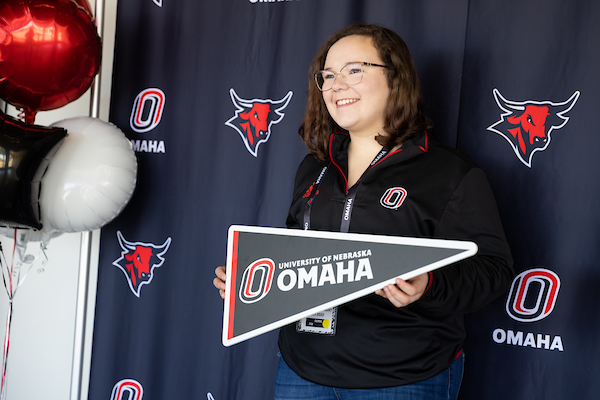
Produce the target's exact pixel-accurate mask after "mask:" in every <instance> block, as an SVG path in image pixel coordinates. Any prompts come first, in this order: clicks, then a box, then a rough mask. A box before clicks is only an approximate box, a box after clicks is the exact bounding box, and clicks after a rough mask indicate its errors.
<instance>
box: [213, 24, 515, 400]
mask: <svg viewBox="0 0 600 400" xmlns="http://www.w3.org/2000/svg"><path fill="white" fill-rule="evenodd" d="M311 79H314V80H315V81H316V82H311V84H310V85H309V89H308V105H307V110H306V113H305V117H304V121H303V124H302V126H301V127H300V130H299V134H300V136H302V138H303V139H304V141H305V143H306V144H307V146H308V149H309V154H308V156H307V157H306V158H305V159H304V160H303V162H302V163H301V165H300V167H299V168H298V172H297V175H296V181H295V189H294V195H293V201H292V204H291V207H290V211H289V215H288V219H287V226H288V227H289V228H300V229H301V228H304V229H316V230H328V231H343V232H356V233H372V234H385V235H396V236H410V237H424V238H444V239H456V240H470V241H474V242H476V243H477V245H478V247H479V251H478V253H477V255H476V256H474V257H471V258H469V259H467V260H463V261H461V262H458V263H455V264H453V265H450V266H447V267H444V268H441V269H437V270H435V271H433V272H430V273H428V274H423V275H420V276H417V277H415V278H413V279H410V280H407V281H404V280H401V279H396V284H395V285H388V286H386V287H384V288H383V289H382V290H378V291H377V292H376V293H375V294H373V295H370V296H366V297H363V298H361V299H358V300H355V301H352V302H350V303H347V304H344V305H342V306H340V307H337V308H336V309H332V310H328V311H327V313H329V314H328V315H329V316H330V318H332V320H334V321H335V324H332V327H330V328H329V329H326V330H323V331H315V330H314V329H312V330H311V329H306V326H305V324H303V323H302V321H299V322H298V323H297V324H292V325H289V326H286V327H283V328H281V330H280V334H279V348H280V351H281V356H282V357H281V359H280V365H279V370H278V375H277V381H276V386H275V398H276V399H284V398H285V399H300V398H302V399H309V398H313V399H317V398H318V399H339V398H342V399H343V398H352V399H371V398H373V399H455V398H456V397H457V396H458V389H459V387H460V382H461V380H462V370H463V362H464V355H463V354H462V342H463V340H464V337H465V332H464V324H463V314H464V313H466V312H471V311H474V310H476V309H478V308H480V307H482V306H483V305H485V304H486V303H488V302H489V301H491V300H492V299H494V298H495V297H497V296H498V295H500V294H501V293H502V292H504V291H505V290H506V289H507V288H508V285H509V284H510V282H511V279H512V275H513V271H512V258H511V255H510V249H509V247H508V245H507V243H506V239H505V237H504V233H503V229H502V225H501V222H500V219H499V216H498V212H497V209H496V204H495V200H494V198H493V194H492V192H491V190H490V188H489V185H488V182H487V180H486V178H485V176H484V174H483V172H482V171H481V170H480V169H479V168H478V167H476V166H475V165H474V164H473V163H472V162H471V161H470V160H469V159H467V158H466V157H465V156H463V155H461V154H459V153H457V152H456V151H454V150H452V149H449V148H447V147H445V146H443V145H441V144H440V143H438V142H436V141H435V140H433V139H432V138H431V136H430V135H429V132H430V130H431V129H432V124H431V123H430V121H429V119H428V118H427V117H426V115H425V113H424V111H423V106H422V101H421V95H420V90H419V84H418V79H417V75H416V69H415V66H414V63H413V61H412V58H411V56H410V53H409V51H408V48H407V47H406V45H405V43H404V42H403V41H402V39H401V38H400V37H399V36H398V35H397V34H395V33H394V32H392V31H390V30H388V29H386V28H383V27H379V26H374V25H351V26H349V27H346V28H344V29H342V30H340V31H339V32H337V33H336V34H334V35H333V37H331V38H330V39H329V40H328V41H327V42H326V43H325V44H324V45H323V47H322V48H321V49H320V51H319V52H318V53H317V55H316V57H315V59H314V60H313V63H312V70H311ZM319 176H322V178H321V179H320V180H319V181H317V178H318V177H319ZM216 274H217V278H215V286H216V287H217V288H219V289H220V292H221V296H224V283H223V282H224V280H225V271H224V269H223V268H222V267H219V268H217V270H216Z"/></svg>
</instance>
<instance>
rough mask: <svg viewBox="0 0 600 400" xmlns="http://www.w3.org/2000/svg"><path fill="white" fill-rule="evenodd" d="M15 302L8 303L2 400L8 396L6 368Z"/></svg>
mask: <svg viewBox="0 0 600 400" xmlns="http://www.w3.org/2000/svg"><path fill="white" fill-rule="evenodd" d="M12 315H13V301H12V299H10V300H9V302H8V315H7V317H6V331H5V334H4V350H3V353H2V384H1V387H0V400H4V398H5V396H6V387H5V383H6V367H7V365H8V348H9V347H10V327H11V325H12Z"/></svg>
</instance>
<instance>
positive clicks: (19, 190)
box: [0, 111, 67, 229]
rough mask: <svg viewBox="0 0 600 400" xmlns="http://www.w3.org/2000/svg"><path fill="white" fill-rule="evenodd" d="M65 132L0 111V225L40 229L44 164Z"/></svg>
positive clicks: (61, 129)
mask: <svg viewBox="0 0 600 400" xmlns="http://www.w3.org/2000/svg"><path fill="white" fill-rule="evenodd" d="M66 135H67V131H66V130H65V129H63V128H50V127H45V126H38V125H27V124H25V123H24V122H21V121H20V120H18V119H15V118H12V117H10V116H8V115H5V114H4V113H2V112H1V111H0V226H5V227H10V228H34V229H41V228H42V223H41V219H40V207H39V193H40V184H41V179H42V176H43V175H44V172H46V169H47V167H48V163H49V161H50V159H51V158H52V156H53V155H54V153H55V152H56V150H58V147H60V144H61V143H62V141H63V140H64V138H65V136H66Z"/></svg>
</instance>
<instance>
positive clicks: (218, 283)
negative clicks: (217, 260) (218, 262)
mask: <svg viewBox="0 0 600 400" xmlns="http://www.w3.org/2000/svg"><path fill="white" fill-rule="evenodd" d="M215 275H216V278H215V279H213V285H215V287H216V288H217V289H219V295H220V296H221V298H222V299H225V281H226V280H227V273H226V272H225V267H223V266H220V267H217V268H216V269H215Z"/></svg>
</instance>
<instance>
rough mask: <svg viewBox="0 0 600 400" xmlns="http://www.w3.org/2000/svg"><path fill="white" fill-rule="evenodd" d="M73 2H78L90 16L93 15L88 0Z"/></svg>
mask: <svg viewBox="0 0 600 400" xmlns="http://www.w3.org/2000/svg"><path fill="white" fill-rule="evenodd" d="M75 3H77V4H79V7H83V8H84V9H85V11H86V12H87V13H88V14H89V15H90V17H92V18H93V17H94V11H92V6H90V2H89V1H88V0H75Z"/></svg>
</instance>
